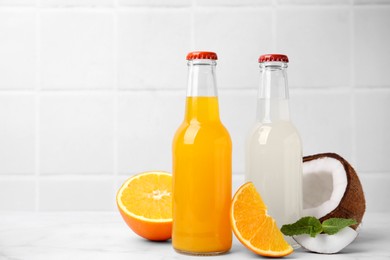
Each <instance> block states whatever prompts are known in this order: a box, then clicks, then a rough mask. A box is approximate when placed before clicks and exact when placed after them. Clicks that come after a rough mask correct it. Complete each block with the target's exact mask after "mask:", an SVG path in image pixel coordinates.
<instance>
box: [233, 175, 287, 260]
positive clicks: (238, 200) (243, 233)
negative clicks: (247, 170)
mask: <svg viewBox="0 0 390 260" xmlns="http://www.w3.org/2000/svg"><path fill="white" fill-rule="evenodd" d="M230 221H231V225H232V229H233V232H234V234H235V235H236V237H237V239H238V240H239V241H240V242H241V243H242V244H243V245H244V246H245V247H247V248H248V249H249V250H251V251H252V252H254V253H256V254H259V255H262V256H268V257H282V256H286V255H289V254H291V253H292V252H293V248H292V247H291V246H290V245H289V244H288V243H287V242H286V240H285V239H284V237H283V234H282V232H281V231H280V230H279V228H278V226H277V225H276V222H275V220H274V219H273V218H272V217H271V216H269V215H268V214H267V206H266V205H265V204H264V202H263V200H262V199H261V197H260V194H259V193H258V192H257V191H256V188H255V186H254V185H253V183H252V182H247V183H245V184H244V185H242V186H241V187H240V188H239V189H238V190H237V192H236V194H235V195H234V197H233V201H232V205H231V209H230Z"/></svg>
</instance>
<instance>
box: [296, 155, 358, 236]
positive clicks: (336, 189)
mask: <svg viewBox="0 0 390 260" xmlns="http://www.w3.org/2000/svg"><path fill="white" fill-rule="evenodd" d="M365 210H366V201H365V198H364V193H363V188H362V185H361V183H360V180H359V177H358V176H357V174H356V172H355V170H354V169H353V167H352V166H351V165H350V164H349V163H348V162H347V161H346V160H345V159H344V158H342V157H341V156H340V155H338V154H335V153H323V154H316V155H310V156H305V157H303V215H304V216H314V217H316V218H318V219H320V221H321V222H323V221H324V220H326V219H329V218H352V219H355V220H356V221H357V222H358V224H356V225H354V226H351V227H352V228H353V229H356V228H357V227H358V225H359V224H360V223H361V221H362V219H363V215H364V212H365Z"/></svg>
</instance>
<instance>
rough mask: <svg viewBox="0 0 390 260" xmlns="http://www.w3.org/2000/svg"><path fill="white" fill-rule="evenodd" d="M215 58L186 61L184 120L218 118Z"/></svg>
mask: <svg viewBox="0 0 390 260" xmlns="http://www.w3.org/2000/svg"><path fill="white" fill-rule="evenodd" d="M215 67H216V61H215V60H208V59H197V60H190V61H188V88H187V102H186V115H185V119H186V121H192V120H196V121H198V122H200V121H203V122H204V121H216V120H219V109H218V97H217V96H218V95H217V84H216V77H215Z"/></svg>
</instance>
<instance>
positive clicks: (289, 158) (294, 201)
mask: <svg viewBox="0 0 390 260" xmlns="http://www.w3.org/2000/svg"><path fill="white" fill-rule="evenodd" d="M259 63H260V86H259V91H258V104H257V120H256V123H255V125H254V127H253V129H252V131H251V133H250V134H249V137H248V139H247V145H246V169H245V178H246V181H252V182H253V183H254V185H255V187H256V189H257V190H258V192H259V193H260V194H261V196H262V198H263V200H264V202H265V204H266V205H267V207H268V213H269V214H270V215H271V216H272V217H273V218H274V219H275V220H276V223H277V225H278V227H279V228H280V227H281V226H282V225H284V224H289V223H293V222H295V221H297V220H298V219H299V218H300V217H301V215H302V146H301V139H300V137H299V134H298V131H297V130H296V128H295V127H294V125H293V124H292V122H291V120H290V112H289V101H288V100H289V95H288V86H287V64H288V57H287V56H286V55H281V54H267V55H262V56H260V58H259ZM286 239H287V240H288V242H289V243H290V244H291V245H292V246H294V247H297V244H296V243H295V242H294V241H293V240H292V239H290V238H289V237H286Z"/></svg>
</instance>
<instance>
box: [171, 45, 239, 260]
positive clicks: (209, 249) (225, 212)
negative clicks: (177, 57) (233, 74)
mask: <svg viewBox="0 0 390 260" xmlns="http://www.w3.org/2000/svg"><path fill="white" fill-rule="evenodd" d="M187 60H188V67H189V78H188V89H187V98H186V112H185V118H184V121H183V123H182V124H181V126H180V127H179V129H178V130H177V131H176V134H175V137H174V140H173V146H172V152H173V154H172V156H173V230H172V244H173V247H174V249H175V250H176V251H177V252H179V253H185V254H192V255H216V254H222V253H225V252H227V251H229V250H230V248H231V244H232V233H231V228H230V223H229V208H230V203H231V185H232V180H231V178H232V169H231V168H232V166H231V161H232V158H231V157H232V143H231V139H230V135H229V133H228V131H227V130H226V128H225V127H224V126H223V125H222V123H221V121H220V118H219V109H218V97H217V88H216V80H215V66H216V60H217V55H216V54H215V53H213V52H191V53H189V54H188V55H187Z"/></svg>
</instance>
